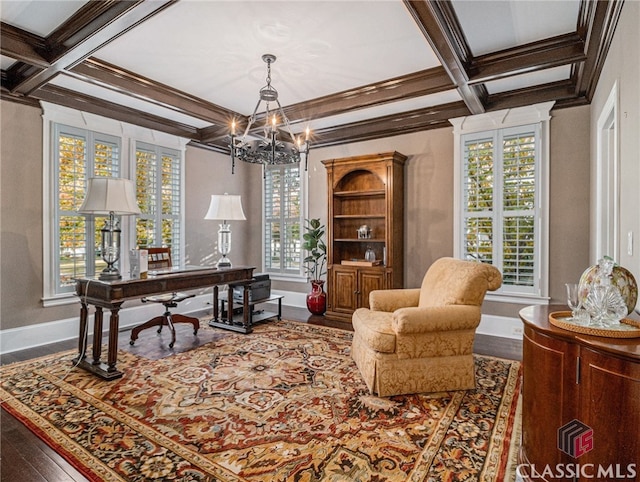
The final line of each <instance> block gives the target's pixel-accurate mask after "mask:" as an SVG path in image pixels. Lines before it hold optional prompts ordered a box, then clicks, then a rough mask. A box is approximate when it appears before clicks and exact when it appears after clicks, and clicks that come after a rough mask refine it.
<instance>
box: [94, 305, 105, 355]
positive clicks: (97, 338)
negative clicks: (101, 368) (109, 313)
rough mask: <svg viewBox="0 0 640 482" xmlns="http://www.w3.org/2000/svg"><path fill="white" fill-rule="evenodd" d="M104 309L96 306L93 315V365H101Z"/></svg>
mask: <svg viewBox="0 0 640 482" xmlns="http://www.w3.org/2000/svg"><path fill="white" fill-rule="evenodd" d="M102 319H103V313H102V307H101V306H96V312H95V313H94V315H93V364H94V365H100V355H102Z"/></svg>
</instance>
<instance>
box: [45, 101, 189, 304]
mask: <svg viewBox="0 0 640 482" xmlns="http://www.w3.org/2000/svg"><path fill="white" fill-rule="evenodd" d="M41 105H42V110H43V114H42V120H43V143H42V145H43V159H44V160H45V161H44V162H43V163H42V164H43V201H42V203H43V211H42V212H43V220H42V226H43V286H42V303H43V306H44V307H49V306H57V305H66V304H72V303H75V302H76V301H77V298H76V295H75V292H68V293H57V292H56V287H57V280H56V273H57V271H58V270H57V268H56V265H54V263H56V260H57V259H58V253H57V248H58V247H57V244H56V231H57V229H58V227H57V226H55V222H54V220H55V219H56V217H55V216H54V213H55V212H56V209H57V196H58V192H57V190H56V188H55V186H56V184H57V183H56V175H57V165H56V162H55V156H56V152H55V144H56V140H55V138H54V136H55V133H56V130H55V125H56V124H64V125H66V126H70V127H75V128H77V129H82V130H87V131H92V132H99V133H103V134H107V135H110V136H113V137H118V138H120V139H121V144H120V145H121V159H120V175H121V176H122V177H128V178H129V179H135V141H141V142H145V143H148V144H153V145H157V146H163V147H167V148H169V149H175V150H177V151H179V152H180V155H181V159H182V162H181V179H182V180H183V181H182V183H183V184H184V165H185V162H184V160H185V150H186V145H187V142H188V141H189V139H186V138H181V137H177V136H173V135H170V134H165V133H162V132H157V131H153V130H151V129H147V128H142V127H138V126H134V125H131V124H127V123H124V122H120V121H117V120H114V119H109V118H106V117H102V116H98V115H94V114H90V113H87V112H81V111H78V110H75V109H70V108H68V107H63V106H60V105H57V104H51V103H49V102H41ZM132 159H133V161H132ZM184 197H185V190H184V185H181V200H180V205H181V207H182V211H181V214H180V215H181V218H182V223H183V226H184ZM121 229H122V237H121V242H122V244H121V248H122V249H121V252H122V253H127V252H128V250H129V249H131V247H135V216H124V217H123V218H122V222H121ZM180 236H181V238H182V239H181V241H180V246H181V252H180V259H184V229H182V230H181V233H180ZM128 264H129V260H128V256H121V259H120V268H119V269H120V271H121V272H124V273H126V272H127V271H128V269H129V267H128Z"/></svg>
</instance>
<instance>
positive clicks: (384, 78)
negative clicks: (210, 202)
mask: <svg viewBox="0 0 640 482" xmlns="http://www.w3.org/2000/svg"><path fill="white" fill-rule="evenodd" d="M0 8H1V20H2V24H1V25H0V35H1V36H0V42H1V43H0V66H1V68H2V98H3V99H5V100H10V101H15V102H23V103H28V104H33V105H37V103H38V101H40V100H44V101H48V102H53V103H57V104H62V105H65V106H68V107H72V108H75V109H79V110H82V111H85V112H91V113H95V114H99V115H104V116H107V117H111V118H114V119H118V120H122V121H125V122H129V123H132V124H137V125H141V126H144V127H148V128H151V129H156V130H159V131H163V132H168V133H172V134H176V135H180V136H184V137H187V138H189V139H191V141H192V143H193V144H195V145H198V146H201V147H206V148H211V149H215V150H221V151H224V150H225V149H226V144H227V142H228V139H227V135H228V133H229V129H230V124H231V121H232V119H235V120H236V122H238V123H239V124H240V127H241V126H242V123H245V122H246V120H247V117H248V116H249V115H250V114H251V112H252V111H253V109H254V107H255V105H256V103H257V102H258V91H259V89H260V88H261V87H262V86H264V85H265V83H266V81H265V77H266V65H265V64H264V63H263V61H262V60H261V56H262V55H263V54H265V53H271V54H274V55H276V56H277V60H276V62H275V63H274V64H273V65H272V85H273V87H275V88H276V89H277V90H278V92H279V98H280V102H281V104H282V105H283V106H284V107H285V112H286V113H287V116H288V117H289V119H290V121H291V123H292V128H293V131H294V132H295V133H298V132H301V131H303V130H304V129H305V128H306V127H310V128H311V130H312V132H313V134H312V142H313V145H314V146H326V145H335V144H341V143H346V142H354V141H358V140H367V139H375V138H380V137H387V136H391V135H395V134H401V133H408V132H416V131H421V130H427V129H434V128H440V127H444V126H448V125H449V123H448V120H447V119H449V118H452V117H459V116H462V115H469V114H472V113H473V114H477V113H482V112H486V111H491V110H497V109H504V108H509V107H517V106H521V105H528V104H533V103H537V102H545V101H549V100H555V101H556V107H558V108H562V107H568V106H573V105H580V104H585V103H588V102H590V100H591V97H592V95H593V92H594V89H595V86H596V83H597V80H598V77H599V74H600V71H601V69H602V66H603V63H604V60H605V58H606V53H607V50H608V47H609V44H610V42H611V38H612V37H613V33H614V30H615V27H616V24H617V21H618V18H619V16H620V15H621V14H624V13H623V0H610V1H607V0H600V1H595V0H551V1H550V0H535V1H527V0H498V1H493V0H486V1H478V0H439V1H433V0H404V1H402V0H377V1H376V0H369V1H361V0H357V1H352V0H332V1H310V0H309V1H303V0H299V1H294V0H288V1H273V2H272V1H242V0H236V1H222V0H181V1H174V0H132V1H116V0H104V1H85V0H46V1H45V0H19V1H13V0H8V1H7V0H2V2H1V3H0Z"/></svg>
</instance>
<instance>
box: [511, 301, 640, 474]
mask: <svg viewBox="0 0 640 482" xmlns="http://www.w3.org/2000/svg"><path fill="white" fill-rule="evenodd" d="M566 309H567V308H566V307H564V306H530V307H527V308H524V309H522V310H521V311H520V318H521V319H522V321H523V323H524V343H523V358H522V363H523V387H522V394H523V405H522V446H521V449H520V454H519V458H518V463H519V467H520V468H519V472H520V474H521V475H522V476H523V479H524V480H531V481H543V480H548V481H560V480H571V481H574V480H581V481H582V480H585V481H586V480H618V479H620V480H626V481H631V480H635V481H638V480H640V338H628V339H617V338H604V337H597V336H588V335H582V334H578V333H573V332H570V331H566V330H563V329H560V328H557V327H555V326H554V325H551V324H550V323H549V321H548V320H549V313H551V312H554V311H562V310H566ZM574 420H578V421H579V422H581V423H582V424H584V425H586V426H587V427H588V428H589V429H591V430H592V433H591V435H590V438H591V441H588V440H587V445H586V447H583V448H582V451H584V453H583V454H581V455H579V456H577V457H573V456H571V455H569V453H565V452H564V451H562V450H560V449H559V446H560V445H561V444H560V442H559V440H558V431H559V429H560V428H561V427H565V426H566V424H568V423H570V422H572V421H574ZM585 430H586V429H582V431H583V433H584V431H585ZM591 444H592V448H590V447H591ZM568 452H573V450H569V451H568ZM578 452H580V450H578ZM599 470H601V471H604V472H602V473H601V474H600V475H602V474H604V476H598V475H599V473H598V471H599ZM561 472H562V474H561ZM574 473H577V474H578V476H577V477H574V476H573V474H574Z"/></svg>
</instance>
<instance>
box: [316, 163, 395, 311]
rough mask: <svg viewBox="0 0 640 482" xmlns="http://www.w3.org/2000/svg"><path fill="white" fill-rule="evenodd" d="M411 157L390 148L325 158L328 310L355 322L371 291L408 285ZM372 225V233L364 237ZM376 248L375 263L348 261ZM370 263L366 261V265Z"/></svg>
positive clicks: (367, 304)
mask: <svg viewBox="0 0 640 482" xmlns="http://www.w3.org/2000/svg"><path fill="white" fill-rule="evenodd" d="M406 159H407V158H406V156H404V155H402V154H400V153H398V152H386V153H381V154H372V155H366V156H355V157H347V158H340V159H327V160H324V161H322V163H323V164H324V166H325V168H326V169H327V183H328V202H329V206H328V220H327V248H328V249H327V256H328V259H327V262H328V271H327V312H326V313H325V316H326V317H328V318H333V319H338V320H346V321H351V315H352V313H353V311H354V310H355V309H356V308H359V307H362V306H365V307H367V306H369V293H370V292H371V291H372V290H376V289H390V288H401V287H402V285H403V276H404V273H403V263H404V262H403V243H404V222H403V219H404V208H403V206H404V163H405V161H406ZM362 225H367V226H369V227H370V228H371V237H370V238H368V239H360V238H359V237H358V228H359V227H360V226H362ZM368 247H370V248H371V249H372V250H373V251H374V253H375V256H376V260H377V261H381V263H380V264H379V265H375V266H364V265H363V266H353V265H344V264H342V261H353V260H364V257H365V251H366V250H367V248H368ZM363 264H364V263H363Z"/></svg>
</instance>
